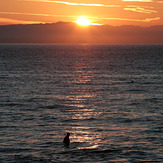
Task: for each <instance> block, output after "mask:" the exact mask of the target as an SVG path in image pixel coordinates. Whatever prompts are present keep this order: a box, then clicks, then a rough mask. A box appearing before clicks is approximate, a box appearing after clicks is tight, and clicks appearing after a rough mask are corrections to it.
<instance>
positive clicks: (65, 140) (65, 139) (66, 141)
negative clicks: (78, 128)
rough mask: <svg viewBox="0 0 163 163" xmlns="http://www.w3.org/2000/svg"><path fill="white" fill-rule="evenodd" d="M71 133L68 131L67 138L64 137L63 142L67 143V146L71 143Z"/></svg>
mask: <svg viewBox="0 0 163 163" xmlns="http://www.w3.org/2000/svg"><path fill="white" fill-rule="evenodd" d="M69 136H70V133H69V132H68V133H67V135H66V136H65V138H64V139H63V143H64V144H65V146H67V147H68V146H69V144H70V139H69Z"/></svg>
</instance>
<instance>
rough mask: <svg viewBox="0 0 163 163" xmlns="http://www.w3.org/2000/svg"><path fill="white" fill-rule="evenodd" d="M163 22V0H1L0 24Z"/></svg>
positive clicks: (148, 23)
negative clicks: (83, 19)
mask: <svg viewBox="0 0 163 163" xmlns="http://www.w3.org/2000/svg"><path fill="white" fill-rule="evenodd" d="M80 16H85V17H87V18H88V19H89V20H90V21H91V22H92V23H95V24H101V25H112V26H121V25H135V26H142V27H148V26H153V25H163V0H57V1H54V0H0V25H8V24H33V23H56V22H59V21H62V22H75V21H76V20H77V19H78V17H80Z"/></svg>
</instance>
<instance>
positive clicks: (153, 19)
mask: <svg viewBox="0 0 163 163" xmlns="http://www.w3.org/2000/svg"><path fill="white" fill-rule="evenodd" d="M99 19H106V20H124V21H136V22H151V21H155V20H160V17H155V18H146V19H127V18H99Z"/></svg>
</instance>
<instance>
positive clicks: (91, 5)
mask: <svg viewBox="0 0 163 163" xmlns="http://www.w3.org/2000/svg"><path fill="white" fill-rule="evenodd" d="M23 1H31V2H48V3H58V4H65V5H70V6H88V7H120V6H119V5H107V4H98V3H97V4H96V3H95V4H94V3H76V2H66V1H53V0H52V1H50V0H23Z"/></svg>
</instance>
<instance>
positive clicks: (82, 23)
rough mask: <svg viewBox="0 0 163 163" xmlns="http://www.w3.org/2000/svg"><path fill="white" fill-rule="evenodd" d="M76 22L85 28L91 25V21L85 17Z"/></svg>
mask: <svg viewBox="0 0 163 163" xmlns="http://www.w3.org/2000/svg"><path fill="white" fill-rule="evenodd" d="M75 22H76V23H77V24H79V25H83V26H87V25H91V21H90V20H89V19H88V18H87V17H85V16H81V17H79V18H78V19H77V20H76V21H75Z"/></svg>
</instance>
